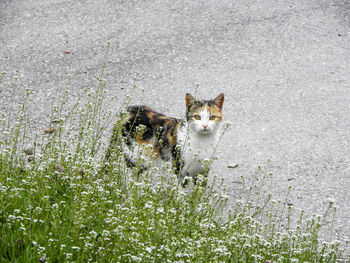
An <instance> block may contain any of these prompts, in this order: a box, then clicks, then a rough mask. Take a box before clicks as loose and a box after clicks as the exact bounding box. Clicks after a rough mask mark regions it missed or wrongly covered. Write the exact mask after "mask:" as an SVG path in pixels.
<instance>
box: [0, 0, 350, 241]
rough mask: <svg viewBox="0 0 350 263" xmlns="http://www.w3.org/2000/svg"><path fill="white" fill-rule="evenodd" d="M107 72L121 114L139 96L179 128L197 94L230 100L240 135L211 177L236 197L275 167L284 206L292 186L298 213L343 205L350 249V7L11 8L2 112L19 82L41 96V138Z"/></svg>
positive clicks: (36, 124)
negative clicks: (53, 112) (189, 98)
mask: <svg viewBox="0 0 350 263" xmlns="http://www.w3.org/2000/svg"><path fill="white" fill-rule="evenodd" d="M107 42H110V50H109V54H108V56H107V59H105V54H106V46H107ZM67 51H69V52H67ZM105 60H106V62H107V63H108V65H107V70H106V73H107V74H108V75H107V76H105V79H106V81H107V89H108V94H109V96H111V97H116V98H117V100H116V103H115V105H113V110H117V109H118V107H119V106H120V105H121V102H122V100H123V98H124V96H125V94H131V93H133V91H132V86H133V85H136V86H137V87H139V89H144V95H141V92H136V93H135V94H136V95H134V96H135V97H137V99H136V100H135V101H138V100H140V99H141V97H142V101H143V103H144V104H148V105H151V106H153V107H154V108H156V109H158V110H160V111H163V112H164V113H167V114H169V115H171V116H176V117H181V116H182V115H183V114H184V110H185V102H184V96H185V93H186V92H192V93H195V92H196V86H197V85H198V96H199V97H201V98H210V97H214V96H216V95H218V94H219V93H220V92H224V93H225V96H226V100H225V103H224V113H225V119H226V120H228V121H231V122H232V124H233V125H232V129H231V130H230V131H229V132H228V133H227V134H226V135H225V136H224V138H223V141H222V144H221V147H219V149H218V153H217V157H218V160H217V161H216V163H215V169H213V171H212V175H217V176H218V177H224V178H225V181H226V185H227V189H228V193H229V195H230V196H231V197H232V198H234V197H235V195H236V194H237V191H238V189H239V187H240V186H239V184H237V181H239V180H241V179H240V176H244V177H245V178H248V177H249V176H251V175H252V174H254V172H255V171H256V169H257V166H258V165H262V166H266V164H267V160H270V162H269V169H268V172H269V173H272V174H273V177H272V179H271V181H269V183H268V184H267V189H266V191H269V192H272V193H273V194H274V199H282V198H283V197H284V195H285V193H286V190H287V188H288V186H289V185H291V186H292V193H291V195H290V202H291V203H292V204H293V205H294V207H295V208H296V209H297V210H298V209H305V210H306V211H307V212H308V213H317V214H322V213H324V211H325V209H326V207H327V206H328V203H329V201H334V202H335V204H336V206H337V207H338V209H337V212H338V214H337V218H336V224H337V226H342V227H343V231H344V234H345V235H346V236H347V237H348V238H349V237H350V209H349V207H350V192H349V189H350V2H349V1H331V0H329V1H326V0H324V1H323V0H321V1H298V0H288V1H284V0H283V1H282V0H281V1H276V0H261V1H254V0H236V1H217V0H215V1H168V0H165V1H164V0H151V1H122V0H118V1H112V0H101V1H91V0H87V1H76V0H72V1H68V0H50V1H47V0H31V1H29V0H13V1H10V0H5V1H4V0H2V1H1V2H0V71H6V72H7V73H8V78H6V79H5V80H4V83H3V85H2V86H1V89H2V90H1V94H0V96H1V97H0V110H1V113H7V112H8V109H9V100H10V93H11V85H9V83H10V82H11V79H12V78H13V77H14V76H18V78H19V79H18V81H17V84H16V85H17V90H18V94H23V91H24V90H25V89H26V88H28V89H30V90H31V92H32V94H33V95H32V96H31V100H30V104H29V113H30V116H31V118H32V121H31V123H30V128H31V129H32V131H33V133H35V131H38V129H40V128H45V125H47V123H48V117H49V110H50V107H51V103H50V100H49V98H51V97H52V96H60V94H62V91H63V90H65V89H66V88H67V87H68V89H69V97H70V99H71V100H72V101H73V100H74V98H77V97H78V96H79V95H81V93H82V90H83V89H91V88H93V87H96V77H98V76H99V72H100V71H101V69H102V67H103V64H104V62H105ZM69 76H71V80H70V81H68V78H69ZM67 83H69V84H67ZM21 92H22V93H21ZM231 163H238V164H239V167H238V168H236V169H228V168H227V165H228V164H231Z"/></svg>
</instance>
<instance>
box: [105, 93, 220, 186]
mask: <svg viewBox="0 0 350 263" xmlns="http://www.w3.org/2000/svg"><path fill="white" fill-rule="evenodd" d="M223 103H224V94H223V93H221V94H220V95H218V96H217V97H216V98H214V99H212V100H197V99H195V98H194V97H193V96H192V95H191V94H189V93H187V94H186V117H185V118H184V119H177V118H172V117H168V116H166V115H164V114H161V113H158V112H156V111H155V110H153V109H152V108H150V107H148V106H129V107H127V108H126V111H125V112H124V114H123V115H124V116H120V118H119V120H118V121H117V124H116V125H115V126H114V129H113V135H112V137H111V140H110V145H109V148H108V150H107V154H106V159H109V158H110V156H111V155H112V153H113V151H119V150H122V151H123V152H124V157H125V160H126V162H127V164H128V165H129V166H130V167H135V166H137V163H138V161H137V160H138V157H139V156H138V155H137V154H136V156H135V153H139V149H140V147H141V148H142V149H150V151H148V152H149V153H150V155H151V156H152V157H153V158H155V159H161V160H163V161H170V162H171V163H172V165H173V168H174V171H175V173H176V174H177V175H178V178H179V182H180V183H181V185H182V186H183V187H185V186H186V184H187V182H188V179H189V178H192V179H193V182H194V184H196V182H197V177H198V175H199V174H203V175H204V176H205V177H206V176H207V174H208V172H209V163H210V161H211V160H212V158H213V154H214V152H215V149H216V147H217V144H218V141H219V138H220V130H221V126H222V118H223V117H222V106H223ZM121 138H122V139H121ZM116 145H119V147H116ZM149 146H150V147H149ZM115 148H117V150H116V149H115ZM135 160H136V161H135ZM144 168H145V167H143V166H142V167H141V171H142V170H143V169H144Z"/></svg>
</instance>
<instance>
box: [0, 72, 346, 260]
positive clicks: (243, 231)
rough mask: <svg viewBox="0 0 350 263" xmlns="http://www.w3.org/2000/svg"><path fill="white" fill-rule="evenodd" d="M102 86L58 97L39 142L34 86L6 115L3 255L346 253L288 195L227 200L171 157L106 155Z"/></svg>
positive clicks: (256, 193) (321, 256) (302, 256)
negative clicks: (193, 180) (160, 161)
mask: <svg viewBox="0 0 350 263" xmlns="http://www.w3.org/2000/svg"><path fill="white" fill-rule="evenodd" d="M5 77H6V76H5V75H3V78H5ZM105 88H106V84H105V83H104V81H103V80H102V78H99V80H98V85H97V88H96V90H95V91H93V92H92V93H89V92H87V91H85V93H84V94H85V95H84V99H82V100H80V101H77V102H76V103H74V105H73V106H72V107H71V108H67V107H66V100H67V99H66V97H65V96H66V95H63V96H62V98H61V99H58V100H54V101H53V103H52V110H51V120H50V123H49V124H48V128H54V130H53V129H51V130H50V131H52V133H50V134H46V135H43V138H44V139H43V142H41V140H40V143H39V140H38V138H30V137H28V135H27V124H26V123H27V122H28V121H29V117H28V116H27V115H26V107H27V103H28V98H29V97H30V96H31V94H30V92H29V91H26V93H25V98H26V99H25V100H24V102H22V104H21V106H20V107H19V111H18V113H17V116H15V119H16V121H15V122H11V121H8V120H6V116H3V119H2V122H1V123H2V127H1V131H2V134H1V137H0V140H1V145H0V147H1V152H0V262H264V263H265V262H341V261H342V260H344V259H342V252H343V247H344V244H342V243H341V242H340V241H337V240H331V241H330V242H323V241H321V240H320V238H319V233H320V228H321V226H322V218H321V217H318V216H307V215H305V214H301V215H300V218H299V220H297V222H296V223H295V224H292V223H291V221H290V218H291V215H292V213H294V211H293V209H292V208H291V207H290V206H288V205H287V201H286V200H287V197H286V200H285V201H282V202H276V201H273V200H272V197H271V196H270V195H265V194H264V193H263V192H262V191H261V189H262V188H261V187H260V186H261V185H254V186H251V187H250V188H249V189H248V195H247V194H244V195H243V194H242V196H241V198H239V197H238V198H237V201H236V203H235V204H234V205H233V206H232V207H227V196H226V195H225V191H224V187H222V182H221V181H220V182H216V181H215V180H214V181H212V182H209V184H208V186H207V187H206V188H203V187H201V186H191V187H190V189H185V190H181V188H179V185H178V180H177V177H176V176H175V175H174V174H173V173H172V171H171V167H169V166H168V165H167V164H165V165H163V166H162V167H157V166H153V165H150V169H149V170H148V171H146V172H143V173H139V172H138V171H137V168H134V169H129V168H127V167H126V166H125V164H124V163H123V160H122V158H119V157H118V156H116V158H115V159H114V161H112V162H110V163H109V164H106V163H105V159H104V158H103V156H104V153H105V151H106V148H107V143H108V142H104V141H103V140H102V138H103V136H104V134H105V133H106V132H111V131H110V125H109V124H110V122H111V121H112V120H113V121H114V116H115V114H113V113H112V112H110V111H107V110H105V107H104V105H105V103H107V100H106V91H105ZM65 94H66V93H65ZM15 103H16V102H15ZM16 106H18V105H16ZM106 165H108V171H109V172H102V171H104V169H102V168H103V167H105V166H106ZM264 176H265V175H264V171H263V169H260V168H259V169H258V171H257V177H261V178H264ZM262 183H263V180H260V181H259V184H262ZM245 193H246V192H245ZM224 209H230V213H229V215H228V216H227V213H224V212H223V210H224Z"/></svg>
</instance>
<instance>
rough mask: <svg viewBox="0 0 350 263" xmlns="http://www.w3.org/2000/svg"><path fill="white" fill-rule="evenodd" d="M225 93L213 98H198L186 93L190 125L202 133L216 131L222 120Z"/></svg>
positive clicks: (187, 115)
mask: <svg viewBox="0 0 350 263" xmlns="http://www.w3.org/2000/svg"><path fill="white" fill-rule="evenodd" d="M223 103H224V94H223V93H221V94H220V95H219V96H217V97H216V98H215V99H213V100H203V101H199V100H196V99H195V98H194V97H193V96H192V95H191V94H188V93H187V94H186V108H187V111H186V117H187V121H188V123H189V127H190V128H191V129H192V130H193V131H195V132H197V133H200V134H210V133H213V132H215V131H216V130H217V129H218V128H219V126H220V123H221V121H222V104H223Z"/></svg>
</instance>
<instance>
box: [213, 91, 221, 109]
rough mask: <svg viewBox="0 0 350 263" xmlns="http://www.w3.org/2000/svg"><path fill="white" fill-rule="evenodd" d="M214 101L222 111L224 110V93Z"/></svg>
mask: <svg viewBox="0 0 350 263" xmlns="http://www.w3.org/2000/svg"><path fill="white" fill-rule="evenodd" d="M213 101H214V103H215V104H216V105H217V106H218V107H219V108H220V109H222V104H224V93H221V94H220V95H219V96H217V97H216V98H215V99H213Z"/></svg>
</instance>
